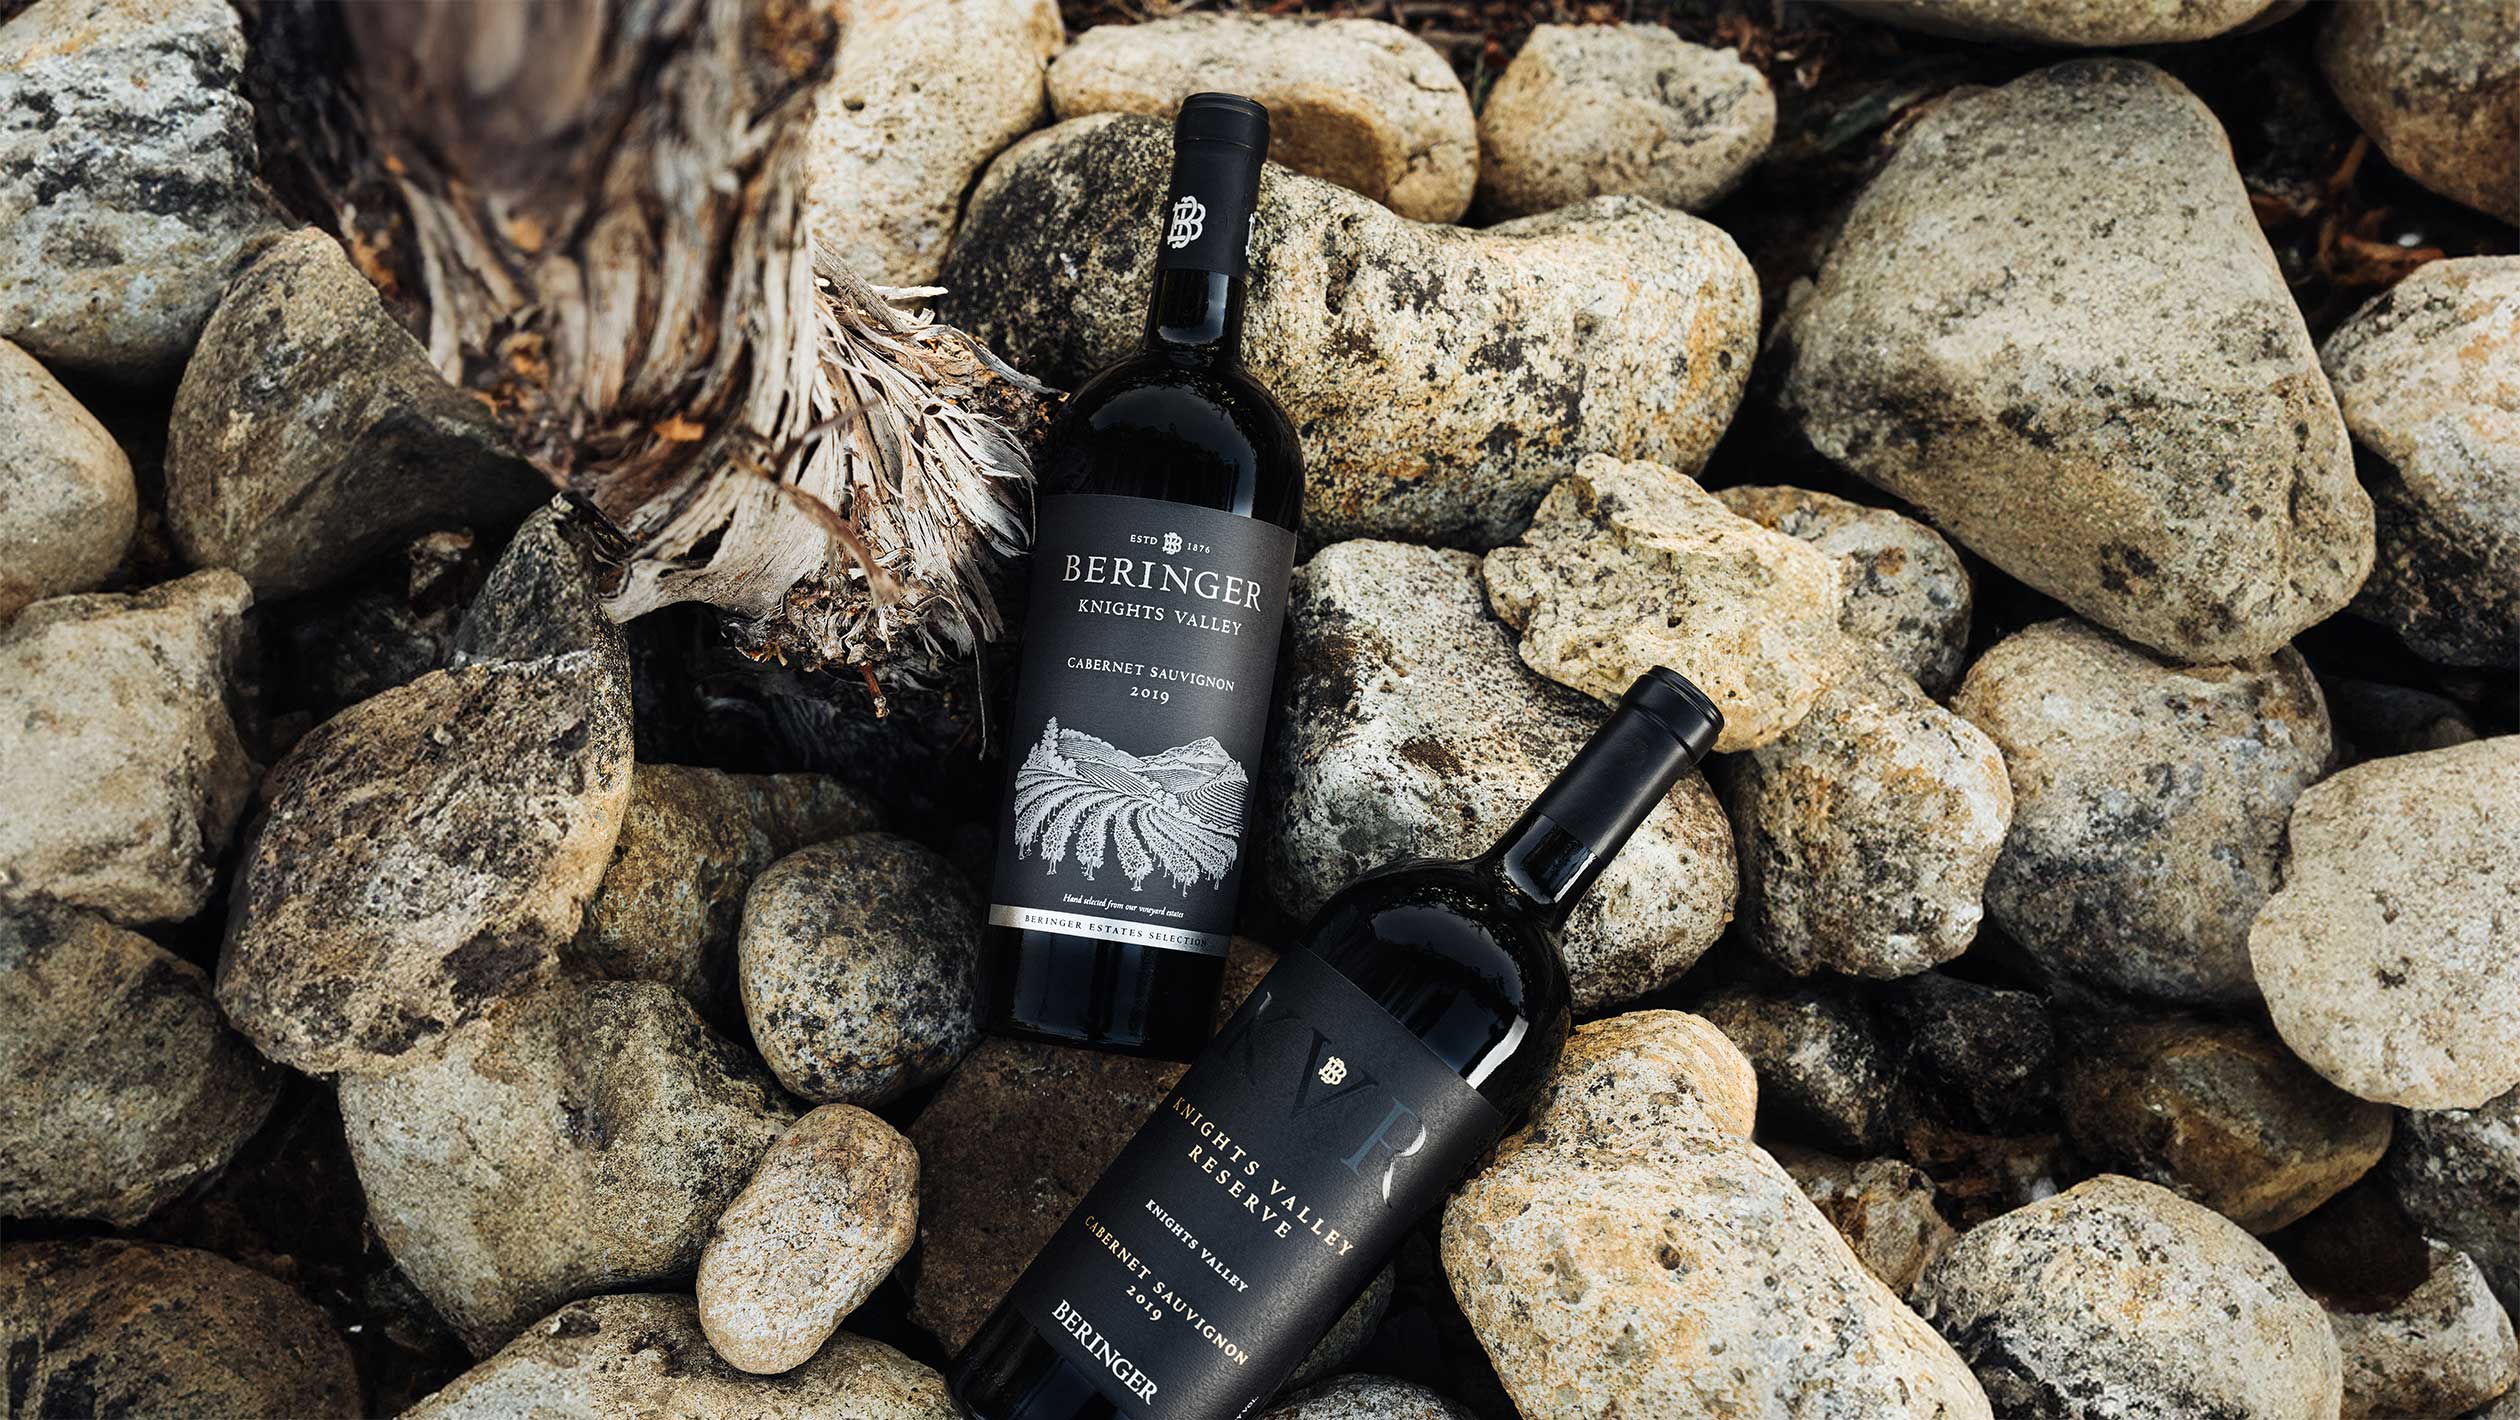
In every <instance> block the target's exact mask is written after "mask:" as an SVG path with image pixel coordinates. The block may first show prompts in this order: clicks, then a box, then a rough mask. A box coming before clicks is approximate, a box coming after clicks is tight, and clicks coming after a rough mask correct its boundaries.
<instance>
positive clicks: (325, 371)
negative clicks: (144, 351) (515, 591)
mask: <svg viewBox="0 0 2520 1420" xmlns="http://www.w3.org/2000/svg"><path fill="white" fill-rule="evenodd" d="M550 496H551V485H550V484H549V483H548V482H546V481H544V479H543V478H542V476H541V475H540V474H537V473H535V472H534V471H533V469H531V468H530V467H528V466H527V465H526V464H525V463H524V462H523V461H522V460H519V459H517V458H516V457H515V456H513V455H512V454H510V453H508V452H506V450H505V446H504V444H503V442H502V440H501V437H500V435H499V433H498V431H497V429H496V428H495V426H493V425H492V423H491V422H490V415H489V412H488V411H487V410H485V409H484V408H483V407H482V404H481V402H480V401H479V400H477V399H475V398H474V397H473V396H472V395H471V394H469V393H466V392H465V391H463V390H459V389H457V388H455V386H453V385H451V384H449V383H447V381H446V380H445V378H444V377H443V376H441V375H439V374H438V372H437V369H436V367H435V366H433V365H431V364H430V363H429V356H428V352H427V351H426V350H423V349H422V348H421V346H420V342H419V341H417V340H414V339H413V338H412V337H411V335H410V333H409V332H407V331H405V330H404V329H403V328H402V327H401V326H400V325H398V324H396V323H395V321H394V318H393V317H392V316H390V315H388V314H386V311H385V307H384V303H383V302H382V301H380V300H379V299H378V298H377V294H376V288H375V286H373V285H371V284H369V282H368V279H367V278H366V277H365V276H362V275H360V274H359V272H358V269H357V268H356V267H354V266H352V265H351V264H350V258H349V257H347V256H345V255H343V254H342V250H341V247H340V244H339V243H337V242H335V241H334V240H333V239H332V238H330V237H328V236H326V235H324V234H323V233H321V232H317V231H313V230H306V231H300V232H295V233H292V234H290V235H288V236H285V237H281V238H279V239H277V240H275V241H272V242H270V243H268V244H266V245H264V246H263V247H262V248H261V250H260V251H259V252H258V253H256V254H255V256H254V258H253V261H252V263H251V264H250V265H248V266H247V267H246V268H245V270H244V271H243V272H242V273H241V274H239V275H238V276H237V278H236V280H235V281H234V282H233V283H232V284H231V285H230V286H229V287H228V289H227V294H226V295H225V296H224V297H223V298H222V299H221V300H220V302H219V306H218V309H217V310H216V311H214V312H213V313H212V314H211V316H210V321H209V323H208V324H207V325H205V326H203V327H202V330H201V345H200V348H199V349H198V350H196V351H195V352H194V354H193V358H192V361H191V363H190V364H188V365H187V366H185V368H184V379H183V383H182V384H181V385H179V386H177V388H176V391H175V411H174V415H173V418H172V422H171V423H170V424H169V425H168V428H167V435H166V518H167V527H168V529H169V531H171V532H172V533H173V534H174V536H175V541H176V543H177V545H178V546H179V547H181V548H182V550H183V553H184V555H185V556H186V557H187V558H190V559H191V560H192V562H193V563H194V564H195V565H196V566H202V567H232V568H234V569H235V570H236V571H238V572H239V573H241V574H243V575H244V577H245V580H247V581H249V582H251V583H253V584H254V590H255V591H256V593H258V594H259V595H261V596H263V597H264V598H266V599H271V600H277V599H278V598H280V597H284V596H289V595H292V594H294V593H297V592H303V591H307V590H309V589H311V588H314V587H319V586H322V585H324V584H325V583H327V582H330V581H332V580H334V579H335V578H337V577H340V576H341V575H343V574H344V573H347V572H350V571H352V570H354V569H356V568H358V567H359V566H361V565H362V564H364V563H366V562H367V561H369V560H370V559H371V558H373V557H375V556H376V555H377V554H378V553H380V552H383V551H385V550H387V549H389V548H392V547H396V546H399V545H401V544H402V543H405V542H408V541H409V540H410V539H411V538H412V537H413V536H414V535H416V534H418V533H423V532H428V531H430V530H432V529H436V528H446V527H462V526H469V527H475V528H483V529H489V528H502V529H503V528H505V527H506V526H508V525H509V524H511V523H514V522H515V521H516V520H518V519H519V518H522V517H523V516H525V514H526V513H528V512H530V511H532V510H533V508H534V506H535V505H536V504H538V503H541V502H543V501H544V500H546V499H548V498H549V497H550Z"/></svg>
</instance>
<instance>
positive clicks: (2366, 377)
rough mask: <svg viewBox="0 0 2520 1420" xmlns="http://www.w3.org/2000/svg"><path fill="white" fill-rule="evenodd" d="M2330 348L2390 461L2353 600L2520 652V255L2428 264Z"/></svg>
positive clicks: (2339, 392)
mask: <svg viewBox="0 0 2520 1420" xmlns="http://www.w3.org/2000/svg"><path fill="white" fill-rule="evenodd" d="M2514 43H2515V44H2520V30H2515V31H2514ZM2515 87H2520V76H2515ZM2512 150H2513V151H2514V152H2520V135H2515V137H2514V143H2513V149H2512ZM2320 358H2321V359H2323V360H2324V361H2325V362H2326V364H2327V372H2328V380H2329V382H2330V383H2331V384H2332V385H2334V386H2335V389H2336V402H2337V405H2338V407H2340V408H2341V409H2343V410H2344V411H2345V427H2346V428H2348V429H2351V430H2352V431H2353V432H2354V439H2355V441H2356V442H2357V443H2359V444H2361V445H2362V446H2363V447H2364V448H2366V449H2368V450H2370V451H2371V453H2372V454H2373V455H2374V456H2375V457H2376V458H2377V459H2378V460H2379V462H2380V464H2381V467H2380V468H2379V469H2378V470H2376V471H2375V472H2376V473H2377V475H2378V476H2377V477H2375V478H2374V479H2373V481H2372V484H2371V489H2372V493H2371V499H2372V506H2373V508H2374V509H2375V511H2376V512H2377V515H2378V519H2379V556H2378V559H2377V560H2376V561H2375V562H2374V563H2373V564H2372V568H2371V580H2370V581H2368V582H2365V583H2364V584H2363V589H2362V595H2360V596H2359V597H2357V598H2355V600H2354V609H2355V610H2356V611H2358V612H2361V613H2362V614H2364V615H2366V616H2369V617H2371V618H2373V619H2374V620H2377V621H2379V622H2380V623H2382V624H2383V625H2385V626H2388V627H2389V628H2390V629H2392V630H2394V631H2396V632H2397V633H2398V634H2399V635H2401V636H2404V637H2405V638H2406V641H2407V644H2408V645H2410V646H2413V647H2414V648H2415V649H2416V650H2417V651H2419V652H2421V653H2423V654H2424V655H2425V656H2428V657H2430V658H2432V659H2434V660H2437V661H2447V662H2449V663H2451V664H2453V665H2462V666H2496V667H2505V668H2507V667H2509V666H2511V665H2512V664H2514V663H2515V662H2520V256H2480V257H2470V258H2467V259H2464V260H2458V261H2435V262H2428V263H2426V264H2425V265H2423V266H2420V267H2417V268H2416V269H2415V272H2414V274H2413V275H2411V276H2408V277H2407V278H2406V279H2405V280H2403V281H2401V282H2399V283H2398V284H2397V285H2395V286H2392V287H2390V288H2389V290H2388V291H2387V292H2386V293H2384V294H2382V295H2381V296H2379V297H2377V298H2376V299H2374V300H2373V301H2372V302H2371V304H2369V305H2367V306H2364V307H2363V308H2362V309H2361V310H2359V311H2356V312H2355V313H2354V315H2353V317H2352V319H2350V320H2348V321H2346V322H2345V323H2344V324H2343V325H2341V326H2338V327H2337V328H2336V333H2335V334H2333V335H2331V336H2329V337H2328V340H2327V344H2326V345H2325V346H2323V347H2321V349H2320Z"/></svg>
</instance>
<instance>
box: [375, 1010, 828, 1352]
mask: <svg viewBox="0 0 2520 1420" xmlns="http://www.w3.org/2000/svg"><path fill="white" fill-rule="evenodd" d="M340 1099H341V1124H342V1131H343V1133H344V1134H345V1135H346V1136H347V1137H348V1139H349V1143H350V1156H351V1158H352V1159H353V1160H354V1161H355V1162H356V1163H357V1165H358V1172H359V1184H360V1186H361V1187H362V1188H364V1189H365V1190H366V1191H367V1199H368V1213H369V1218H370V1219H371V1221H372V1222H373V1223H374V1225H375V1227H376V1231H377V1234H378V1235H379V1236H380V1237H382V1238H383V1239H384V1240H385V1246H386V1247H387V1248H388V1249H390V1250H391V1251H392V1253H393V1255H394V1261H395V1262H396V1263H397V1264H399V1265H400V1266H401V1268H402V1271H403V1275H404V1276H406V1277H408V1278H410V1279H411V1282H412V1284H413V1285H414V1286H416V1287H418V1288H419V1289H420V1291H421V1293H422V1294H423V1295H425V1296H427V1297H428V1299H429V1301H430V1302H431V1304H433V1305H434V1306H436V1308H437V1309H438V1311H439V1313H440V1314H441V1315H443V1316H444V1317H445V1318H446V1320H447V1321H448V1322H449V1323H451V1324H452V1325H453V1326H454V1328H455V1330H456V1331H457V1332H458V1333H459V1334H461V1335H462V1336H463V1338H464V1340H465V1341H466V1342H467V1343H469V1344H470V1345H471V1347H472V1349H473V1353H474V1354H475V1355H486V1354H488V1353H489V1352H491V1351H493V1350H495V1349H497V1348H498V1347H499V1346H500V1345H501V1344H503V1343H504V1342H506V1341H507V1339H508V1338H509V1337H511V1336H513V1335H515V1334H516V1332H517V1330H518V1329H519V1328H521V1327H523V1326H524V1325H526V1324H527V1323H528V1322H530V1321H532V1320H533V1319H534V1318H535V1317H537V1316H541V1315H542V1314H544V1313H545V1312H547V1311H549V1310H550V1309H551V1308H553V1307H555V1306H557V1305H559V1304H560V1303H562V1302H564V1301H567V1300H569V1299H570V1298H572V1297H579V1296H584V1295H587V1294H589V1293H593V1292H602V1291H617V1290H621V1289H624V1288H630V1287H637V1286H642V1285H646V1284H649V1283H654V1282H661V1281H667V1280H671V1279H675V1278H682V1277H688V1276H690V1275H691V1273H692V1270H693V1268H694V1267H695V1266H696V1265H697V1264H698V1263H699V1261H700V1254H701V1249H702V1246H703V1245H704V1244H705V1243H706V1242H707V1240H708V1235H709V1227H710V1225H711V1224H712V1223H714V1222H715V1221H716V1220H717V1217H718V1215H719V1213H721V1212H722V1211H724V1209H725V1208H726V1205H727V1204H728V1203H729V1202H731V1201H732V1200H733V1199H734V1198H735V1196H736V1195H737V1194H738V1193H739V1192H741V1191H742V1189H743V1188H744V1185H745V1184H746V1182H748V1181H749V1180H750V1179H751V1178H752V1176H753V1172H754V1168H755V1166H756V1165H757V1164H758V1163H759V1162H760V1160H761V1157H762V1155H763V1154H764V1153H765V1152H767V1151H768V1149H769V1148H770V1145H771V1142H772V1141H773V1140H775V1139H777V1138H778V1137H779V1135H780V1133H781V1132H782V1131H784V1130H785V1129H786V1128H787V1127H788V1125H789V1123H790V1121H791V1120H793V1119H794V1118H795V1110H794V1107H793V1106H791V1105H790V1104H789V1103H788V1101H787V1098H786V1096H784V1095H782V1094H781V1093H780V1092H779V1089H778V1086H777V1085H776V1084H775V1083H773V1082H772V1081H771V1079H770V1077H769V1076H768V1075H767V1074H765V1073H764V1072H763V1071H762V1069H761V1067H760V1065H759V1063H758V1062H756V1061H755V1060H754V1059H753V1058H752V1056H751V1054H750V1053H749V1052H747V1051H745V1050H744V1049H743V1048H742V1047H740V1046H737V1045H734V1044H732V1043H730V1042H728V1041H726V1040H725V1039H723V1038H721V1037H719V1036H718V1035H716V1034H715V1033H714V1032H712V1031H710V1030H709V1028H708V1027H707V1026H706V1025H705V1024H703V1023H702V1022H701V1020H700V1017H699V1015H698V1014H697V1013H696V1012H694V1011H693V1010H692V1009H691V1006H690V1004H689V1003H688V1002H686V1001H684V1000H683V999H682V998H681V997H680V996H677V995H675V994H674V992H673V990H672V988H670V987H667V986H662V985H659V984H657V983H655V982H650V981H614V982H600V983H578V982H566V981H564V982H559V983H555V984H553V985H551V986H548V987H546V988H544V989H542V990H540V991H535V992H532V993H529V994H526V995H523V996H520V997H516V998H513V999H510V1000H508V1001H506V1002H504V1003H502V1004H501V1005H500V1006H499V1008H498V1009H497V1010H496V1011H494V1012H493V1013H491V1014H490V1015H488V1016H486V1017H484V1018H483V1019H481V1020H479V1021H476V1022H474V1023H473V1024H471V1025H470V1026H468V1027H466V1028H465V1029H464V1030H462V1031H460V1032H458V1033H457V1034H456V1035H455V1036H454V1037H453V1038H452V1039H451V1040H450V1041H448V1042H447V1044H446V1047H445V1049H444V1050H443V1051H442V1052H440V1053H439V1055H437V1056H436V1057H435V1058H433V1059H428V1060H419V1061H412V1062H408V1063H406V1064H405V1065H404V1066H403V1068H401V1069H398V1070H393V1071H390V1072H386V1073H382V1074H360V1075H348V1076H344V1077H343V1078H342V1080H341V1082H340Z"/></svg>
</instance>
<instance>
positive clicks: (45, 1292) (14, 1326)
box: [0, 1239, 360, 1420]
mask: <svg viewBox="0 0 2520 1420" xmlns="http://www.w3.org/2000/svg"><path fill="white" fill-rule="evenodd" d="M0 1355H6V1356H8V1357H10V1358H11V1361H10V1365H9V1375H8V1389H7V1392H6V1394H7V1396H8V1401H9V1408H10V1412H11V1413H12V1414H17V1415H25V1416H30V1417H32V1416H54V1415H60V1416H72V1415H76V1416H83V1417H84V1416H132V1417H135V1420H136V1417H141V1416H146V1417H148V1420H234V1418H235V1417H238V1416H281V1415H285V1416H289V1417H291V1418H292V1420H349V1417H351V1416H355V1415H358V1414H359V1413H360V1409H359V1379H358V1375H357V1374H356V1373H355V1372H354V1371H353V1370H352V1369H351V1366H350V1352H349V1350H348V1349H347V1348H346V1347H344V1346H343V1345H342V1344H341V1338H340V1337H339V1336H336V1335H334V1334H333V1329H332V1323H330V1322H329V1321H326V1320H325V1319H324V1314H323V1313H322V1312H320V1311H318V1310H316V1309H315V1306H314V1304H313V1303H311V1302H309V1301H307V1300H306V1299H305V1298H304V1297H301V1296H299V1295H298V1294H297V1293H295V1292H293V1291H290V1290H289V1289H288V1288H287V1287H285V1286H282V1285H281V1284H280V1283H278V1282H275V1281H273V1280H272V1279H270V1278H269V1277H265V1276H264V1275H263V1274H261V1273H259V1272H255V1271H251V1270H249V1269H247V1268H244V1267H240V1266H238V1265H236V1264H235V1263H233V1262H230V1261H228V1260H227V1259H225V1258H223V1257H214V1256H212V1255H211V1254H209V1253H206V1252H196V1251H194V1250H193V1249H191V1248H184V1247H161V1246H158V1245H156V1244H153V1243H135V1242H115V1241H107V1240H103V1239H97V1240H91V1241H81V1242H39V1243H19V1244H16V1245H14V1246H8V1247H0Z"/></svg>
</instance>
